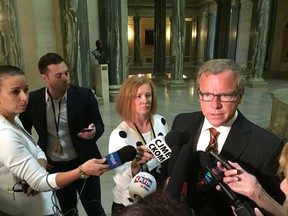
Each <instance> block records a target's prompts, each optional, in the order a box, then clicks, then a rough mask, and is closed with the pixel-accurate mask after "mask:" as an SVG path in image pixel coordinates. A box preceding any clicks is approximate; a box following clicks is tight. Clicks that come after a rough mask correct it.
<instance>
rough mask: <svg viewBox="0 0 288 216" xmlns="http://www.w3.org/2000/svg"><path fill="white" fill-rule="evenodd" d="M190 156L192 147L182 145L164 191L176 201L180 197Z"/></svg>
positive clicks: (189, 163)
mask: <svg viewBox="0 0 288 216" xmlns="http://www.w3.org/2000/svg"><path fill="white" fill-rule="evenodd" d="M192 156H193V154H192V146H191V145H190V144H185V145H183V146H182V148H181V150H180V153H179V155H178V158H177V160H176V162H175V165H174V168H173V170H172V172H171V175H170V180H169V182H168V185H167V187H166V191H167V192H168V193H170V194H171V196H172V197H174V198H176V199H180V197H181V191H182V188H183V185H184V182H185V180H186V177H187V174H188V171H189V167H190V165H191V159H192Z"/></svg>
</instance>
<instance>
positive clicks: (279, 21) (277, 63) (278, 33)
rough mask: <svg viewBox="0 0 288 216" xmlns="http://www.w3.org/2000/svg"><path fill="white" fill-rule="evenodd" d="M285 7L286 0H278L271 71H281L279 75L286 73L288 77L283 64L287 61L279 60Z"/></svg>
mask: <svg viewBox="0 0 288 216" xmlns="http://www.w3.org/2000/svg"><path fill="white" fill-rule="evenodd" d="M287 8H288V1H287V0H278V10H277V13H276V21H275V32H274V40H273V49H272V55H271V71H283V72H278V73H279V75H281V74H282V75H283V76H284V74H286V77H288V66H287V67H286V68H285V64H288V62H286V63H284V62H281V54H282V47H283V41H284V29H285V26H286V25H287V24H288V13H287ZM283 66H284V67H283ZM285 70H286V71H285Z"/></svg>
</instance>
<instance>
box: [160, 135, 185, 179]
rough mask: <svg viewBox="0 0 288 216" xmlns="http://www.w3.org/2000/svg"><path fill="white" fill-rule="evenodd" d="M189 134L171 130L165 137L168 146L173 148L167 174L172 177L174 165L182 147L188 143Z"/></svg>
mask: <svg viewBox="0 0 288 216" xmlns="http://www.w3.org/2000/svg"><path fill="white" fill-rule="evenodd" d="M188 140H189V133H188V132H186V131H185V132H182V133H181V132H180V131H178V130H171V131H169V132H168V133H167V134H166V136H165V141H166V143H167V145H168V146H169V147H170V148H171V154H170V159H169V162H168V167H167V174H168V175H171V173H172V170H173V167H174V164H175V163H176V160H177V158H178V155H179V153H180V150H181V148H182V146H183V145H184V144H186V143H188Z"/></svg>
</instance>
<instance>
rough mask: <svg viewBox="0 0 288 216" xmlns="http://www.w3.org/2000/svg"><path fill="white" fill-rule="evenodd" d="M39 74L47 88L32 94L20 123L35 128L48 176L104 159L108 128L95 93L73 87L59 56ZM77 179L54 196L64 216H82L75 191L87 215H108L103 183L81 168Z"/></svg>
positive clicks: (50, 57)
mask: <svg viewBox="0 0 288 216" xmlns="http://www.w3.org/2000/svg"><path fill="white" fill-rule="evenodd" d="M38 68H39V71H40V73H41V78H42V79H43V80H44V81H45V83H46V87H44V88H41V89H38V90H36V91H33V92H31V93H30V94H29V104H28V106H27V108H26V110H25V112H23V113H22V114H21V115H20V116H19V117H20V119H21V121H22V123H23V125H24V127H25V129H26V130H27V131H28V132H30V133H31V132H32V127H34V128H35V130H36V132H37V134H38V137H39V138H38V145H39V146H40V147H41V148H42V150H43V151H44V152H45V153H46V155H47V160H48V164H47V170H49V171H50V172H51V173H54V172H61V171H67V170H71V169H74V168H76V167H78V166H80V165H81V164H82V163H84V162H85V161H87V160H88V159H91V158H101V154H100V152H99V149H98V147H97V145H96V141H97V140H98V139H99V137H101V135H102V134H103V132H104V124H103V121H102V117H101V115H100V112H99V108H98V103H97V100H96V98H95V96H94V94H93V93H92V91H91V90H90V89H86V88H82V87H77V86H74V85H71V84H70V78H69V70H68V67H67V65H66V63H65V62H64V59H63V58H62V57H61V56H60V55H58V54H56V53H47V54H46V55H44V56H43V57H41V58H40V60H39V62H38ZM84 128H89V129H88V131H83V129H84ZM79 175H80V179H79V180H77V181H76V182H74V183H72V184H70V185H67V186H66V187H64V188H63V189H60V190H57V191H56V195H57V198H58V201H59V204H60V206H61V211H62V213H63V215H64V214H65V215H78V210H77V191H78V194H79V196H80V199H81V202H82V205H83V207H84V209H85V211H86V213H87V215H93V216H95V215H105V212H104V209H103V207H102V205H101V193H100V192H101V191H100V179H99V177H96V176H95V177H94V176H93V177H92V176H90V177H89V178H88V176H87V175H85V173H83V172H82V170H81V169H80V168H79Z"/></svg>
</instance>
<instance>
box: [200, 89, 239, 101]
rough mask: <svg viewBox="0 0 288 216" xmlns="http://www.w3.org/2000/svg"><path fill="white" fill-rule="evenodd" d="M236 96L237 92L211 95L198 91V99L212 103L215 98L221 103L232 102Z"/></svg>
mask: <svg viewBox="0 0 288 216" xmlns="http://www.w3.org/2000/svg"><path fill="white" fill-rule="evenodd" d="M238 95H239V92H238V91H234V92H231V93H222V94H213V93H209V92H201V91H200V89H198V97H199V99H200V100H202V101H206V102H210V101H212V100H213V99H214V97H217V99H218V100H220V101H221V102H232V101H234V100H235V98H236V97H237V96H238Z"/></svg>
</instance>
